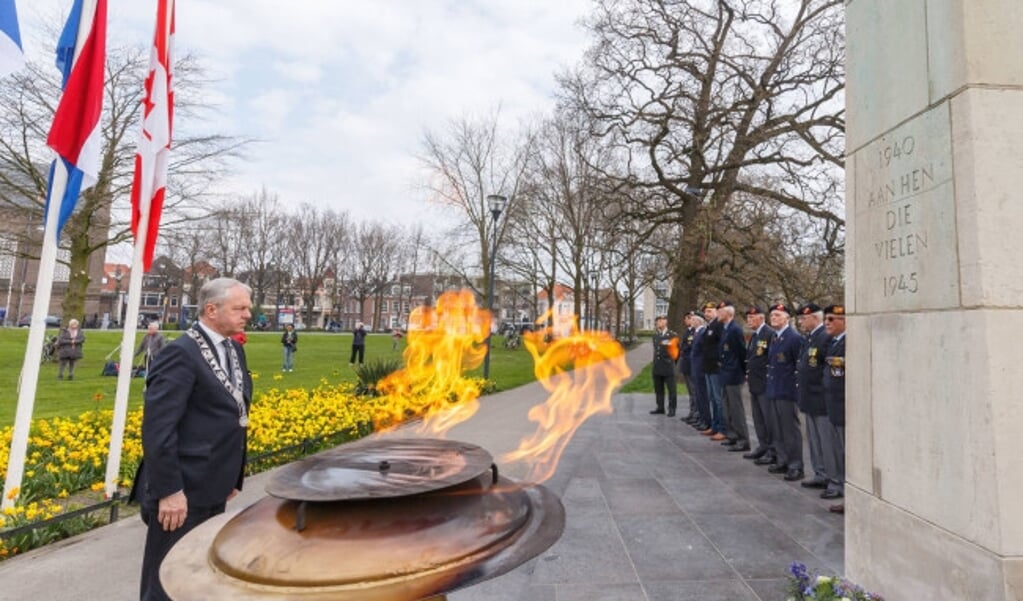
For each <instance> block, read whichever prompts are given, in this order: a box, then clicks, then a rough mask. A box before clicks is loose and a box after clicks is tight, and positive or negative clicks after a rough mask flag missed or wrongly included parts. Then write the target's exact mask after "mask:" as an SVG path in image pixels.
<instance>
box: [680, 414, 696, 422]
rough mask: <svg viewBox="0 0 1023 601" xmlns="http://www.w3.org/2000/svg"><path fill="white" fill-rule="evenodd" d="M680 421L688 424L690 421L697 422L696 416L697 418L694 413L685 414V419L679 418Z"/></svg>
mask: <svg viewBox="0 0 1023 601" xmlns="http://www.w3.org/2000/svg"><path fill="white" fill-rule="evenodd" d="M679 419H681V420H682V421H684V422H687V421H689V420H695V419H696V416H695V415H693V414H692V413H687V414H685V416H684V417H681V418H679Z"/></svg>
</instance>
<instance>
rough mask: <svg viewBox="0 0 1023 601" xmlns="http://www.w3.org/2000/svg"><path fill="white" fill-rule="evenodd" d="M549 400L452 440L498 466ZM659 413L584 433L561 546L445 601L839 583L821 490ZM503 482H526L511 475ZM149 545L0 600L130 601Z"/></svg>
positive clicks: (511, 397)
mask: <svg viewBox="0 0 1023 601" xmlns="http://www.w3.org/2000/svg"><path fill="white" fill-rule="evenodd" d="M649 357H650V350H649V348H648V347H646V346H644V347H642V348H640V349H637V350H634V351H632V352H630V353H629V355H628V363H629V365H630V367H631V368H632V369H633V372H638V371H639V370H640V369H641V368H642V367H643V365H645V364H646V363H647V362H648V361H649ZM545 399H546V393H545V391H544V390H543V389H542V388H541V387H540V385H539V384H530V385H527V386H523V387H521V388H517V389H515V390H510V391H507V392H502V393H499V394H496V395H492V396H488V397H486V399H485V400H484V401H483V403H482V407H481V409H480V411H479V413H477V415H476V416H474V417H473V418H472V419H471V420H469V421H468V422H466V423H464V424H462V425H460V426H458V427H456V428H455V429H454V430H453V431H452V432H451V436H450V438H452V439H456V440H465V441H467V442H472V443H475V444H478V445H480V446H483V447H484V448H486V449H487V450H488V451H490V452H491V453H492V454H493V455H494V456H495V457H497V456H499V455H500V454H501V453H504V452H506V451H509V450H512V449H514V448H515V447H516V446H517V445H518V441H519V439H520V438H521V437H522V436H523V435H524V434H527V433H529V432H531V431H532V430H533V425H532V424H530V423H529V422H528V420H527V419H526V411H527V410H528V408H529V407H531V406H532V405H534V404H536V403H538V402H541V401H543V400H545ZM679 404H680V406H685V401H684V400H683V399H680V403H679ZM652 408H653V398H652V395H650V394H619V395H617V396H616V397H615V400H614V409H615V411H614V413H613V414H612V415H608V416H597V417H594V418H592V419H590V420H589V421H588V422H587V423H586V424H585V425H584V426H583V427H582V428H580V430H579V431H578V432H577V434H576V436H575V438H574V439H573V440H572V442H571V444H570V445H569V446H568V448H567V450H566V452H565V454H564V456H563V457H562V461H561V463H560V464H559V467H558V471H557V473H556V474H555V476H554V477H553V478H552V479H551V480H550V481H548V482H547V486H548V488H550V489H551V490H553V491H554V492H556V493H558V494H559V495H561V497H562V500H563V502H564V504H565V509H566V516H567V517H566V526H565V533H564V535H563V536H562V538H561V540H560V541H558V542H557V543H556V544H555V545H554V546H553V547H551V548H550V549H549V550H548V551H546V552H545V553H543V554H541V555H540V556H539V557H538V558H536V559H534V560H533V561H531V562H528V563H526V564H524V565H523V566H520V567H519V568H518V569H516V570H514V571H512V572H510V573H509V574H506V575H504V576H501V577H499V578H496V579H494V580H490V581H487V582H485V583H482V584H479V585H477V586H474V587H470V588H468V589H465V590H463V591H458V592H455V593H453V594H451V595H449V600H450V601H525V600H529V601H583V600H585V601H688V600H693V601H718V600H721V601H724V600H728V601H757V600H763V601H780V600H781V599H784V595H783V592H782V590H783V587H784V585H785V580H784V575H785V571H786V569H787V567H788V564H789V563H790V562H791V561H793V560H799V561H803V562H805V563H807V564H808V565H809V566H810V568H811V569H821V570H825V571H828V572H835V573H840V572H841V571H842V554H843V521H842V518H841V516H836V515H833V514H829V513H828V512H827V507H828V505H829V503H828V502H826V501H822V500H821V499H819V498H818V496H817V492H818V491H813V490H806V489H802V488H800V487H799V485H798V483H789V482H785V481H783V480H782V479H781V478H780V477H778V476H774V475H770V474H768V473H767V472H766V470H765V469H764V468H762V467H757V466H754V465H753V464H752V462H751V461H747V460H744V459H742V458H741V457H740V456H739V455H740V454H739V453H728V452H726V451H725V449H724V448H723V447H721V446H720V445H718V444H716V443H713V442H711V441H709V440H707V438H706V437H704V436H700V435H699V434H697V433H696V431H695V430H693V429H692V428H690V427H689V426H688V425H686V424H684V423H682V422H681V421H679V420H678V419H669V418H666V417H664V416H654V415H649V414H648V411H649V410H650V409H652ZM683 413H684V411H683ZM751 430H752V429H751ZM808 456H809V455H807V457H808ZM503 473H506V474H507V475H509V476H512V477H515V476H516V475H517V474H516V472H515V467H514V466H510V467H509V468H507V469H505V470H504V472H503ZM267 476H268V473H266V474H260V475H257V476H254V477H253V478H250V479H249V480H248V481H247V483H246V487H245V491H244V492H243V494H242V495H241V496H240V498H239V500H237V501H235V502H234V503H233V504H239V505H241V504H249V503H252V502H254V501H256V500H258V499H259V498H261V497H262V496H263V494H264V493H263V486H264V483H265V481H266V479H267ZM143 538H144V530H143V528H142V524H141V522H139V521H138V520H137V519H126V520H122V521H121V522H118V523H115V524H112V525H110V526H107V527H104V528H99V529H97V530H94V531H92V532H89V533H87V534H84V535H81V536H78V537H75V538H73V539H69V540H67V541H63V542H61V543H57V544H54V545H50V546H48V547H45V548H42V549H38V550H36V551H32V552H29V553H26V554H24V555H21V556H18V557H15V558H13V559H10V560H8V561H5V562H2V563H0V598H2V599H4V600H5V601H6V600H7V599H11V600H12V601H13V600H24V601H64V600H66V599H75V600H76V601H133V600H135V599H137V598H138V593H137V589H138V574H139V565H140V562H141V555H142V543H143Z"/></svg>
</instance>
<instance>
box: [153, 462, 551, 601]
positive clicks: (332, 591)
mask: <svg viewBox="0 0 1023 601" xmlns="http://www.w3.org/2000/svg"><path fill="white" fill-rule="evenodd" d="M302 505H305V506H306V509H305V511H306V527H305V529H304V530H302V531H299V530H297V529H296V528H295V526H296V519H297V515H296V514H297V513H298V512H299V507H300V506H302ZM564 523H565V515H564V508H563V507H562V505H561V502H560V501H559V500H558V498H557V497H556V496H555V495H553V494H552V493H550V492H549V491H548V490H547V489H545V488H544V487H542V486H538V485H528V486H523V485H519V484H518V483H515V482H513V481H510V480H507V479H503V478H502V479H501V480H500V481H499V482H498V484H497V485H496V486H490V477H489V476H481V477H479V478H477V479H476V480H473V481H472V482H469V483H465V484H463V485H460V486H456V487H452V488H449V489H446V490H443V491H436V492H432V493H428V494H423V495H419V496H416V497H404V498H395V499H388V500H374V501H359V502H332V503H312V504H304V503H298V502H294V501H287V500H282V499H276V498H270V497H267V498H264V499H263V500H261V501H259V502H257V503H256V504H254V505H252V506H250V507H249V508H247V509H245V510H243V511H242V512H240V513H237V514H235V515H233V516H231V515H223V516H218V517H217V518H213V519H211V520H209V521H207V522H205V523H204V524H202V525H200V526H199V527H197V528H196V529H195V530H193V531H192V532H190V533H188V534H187V535H185V537H184V538H183V539H182V540H181V541H180V542H179V543H178V544H177V545H175V546H174V548H173V549H171V551H170V553H169V554H168V555H167V558H166V559H165V561H164V563H163V565H162V567H161V571H160V577H161V581H162V583H163V585H164V588H165V589H166V591H167V592H168V594H170V596H171V598H173V599H175V600H176V601H198V600H201V599H232V600H236V601H268V600H273V601H278V600H282V599H293V600H294V599H300V600H302V601H328V600H329V601H385V600H386V601H414V600H417V599H423V598H426V597H430V596H431V595H436V594H442V593H445V592H449V591H451V590H454V589H456V588H461V587H462V586H466V585H469V584H473V583H475V582H479V581H481V580H485V579H487V578H491V577H493V576H496V575H498V574H502V573H504V572H506V571H508V570H510V569H512V568H514V567H516V566H518V565H519V564H521V563H523V562H525V561H527V560H528V559H530V558H532V557H534V556H536V555H537V554H539V553H540V552H542V551H543V550H545V549H547V548H548V547H550V545H552V544H553V543H554V542H555V541H556V540H557V539H558V538H559V537H560V536H561V532H562V530H563V529H564Z"/></svg>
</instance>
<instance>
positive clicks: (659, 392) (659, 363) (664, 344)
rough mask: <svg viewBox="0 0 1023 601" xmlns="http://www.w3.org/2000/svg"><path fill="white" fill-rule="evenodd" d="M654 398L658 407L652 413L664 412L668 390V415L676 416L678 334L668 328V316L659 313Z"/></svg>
mask: <svg viewBox="0 0 1023 601" xmlns="http://www.w3.org/2000/svg"><path fill="white" fill-rule="evenodd" d="M654 328H655V329H654V363H653V369H652V371H653V378H654V398H655V399H656V402H657V407H656V408H655V409H654V410H653V411H651V412H650V413H651V414H653V415H658V414H663V413H664V391H665V389H667V391H668V417H674V416H675V409H676V408H677V407H678V383H677V382H676V380H675V371H676V363H675V361H676V360H677V359H678V344H679V342H678V334H676V333H675V332H673V331H672V330H669V329H668V318H667V317H665V316H664V315H658V316H657V318H656V319H654Z"/></svg>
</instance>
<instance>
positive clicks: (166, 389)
mask: <svg viewBox="0 0 1023 601" xmlns="http://www.w3.org/2000/svg"><path fill="white" fill-rule="evenodd" d="M251 294H252V290H251V289H250V288H249V287H248V286H246V285H245V284H242V283H241V282H239V281H237V280H234V279H230V278H217V279H214V280H210V281H209V282H207V283H206V284H205V285H204V286H203V287H202V289H201V290H200V291H199V298H198V308H199V309H198V312H199V320H198V322H197V323H196V324H195V325H193V326H192V328H191V329H189V330H187V332H186V335H185V336H181V337H180V338H178V339H177V340H175V341H173V342H171V343H170V344H168V345H167V346H166V347H164V349H163V350H162V351H161V352H160V354H159V355H158V356H157V357H156V360H155V361H154V362H153V365H152V369H151V370H150V372H149V374H148V377H147V387H146V392H145V395H144V396H145V406H144V410H143V415H142V463H141V465H140V466H139V470H138V472H137V473H136V475H135V484H134V487H133V489H132V493H131V498H132V499H133V500H137V501H139V502H140V503H141V505H142V507H141V516H142V521H143V522H145V523H146V525H147V528H148V529H147V532H146V544H145V550H144V554H143V557H142V579H141V599H142V601H164V600H167V599H168V597H167V594H166V592H164V590H163V587H162V586H161V584H160V580H159V573H160V563H161V562H162V561H163V558H164V556H165V555H166V554H167V552H168V551H169V550H170V549H171V547H172V546H173V545H174V543H176V542H177V541H178V540H180V539H181V538H182V537H183V536H184V535H185V534H187V533H188V532H189V531H191V530H192V529H193V528H195V527H196V526H198V525H199V524H201V523H203V522H205V521H206V520H207V519H209V518H211V517H213V516H215V515H218V514H220V513H223V512H224V509H225V506H226V503H227V501H229V500H231V499H233V498H234V497H235V496H236V495H237V494H238V491H239V490H241V488H242V481H243V479H244V475H245V471H244V470H245V443H246V432H247V430H246V428H247V427H248V425H249V403H250V402H251V399H252V378H251V377H250V375H249V372H248V368H247V365H246V361H245V350H244V349H243V348H242V345H241V344H239V343H238V342H237V341H235V340H234V339H233V338H232V337H233V336H234V335H236V334H238V333H239V332H243V331H244V328H245V324H246V323H248V321H249V319H250V318H251V317H252V315H251V308H252V301H251V298H250V297H251Z"/></svg>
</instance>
